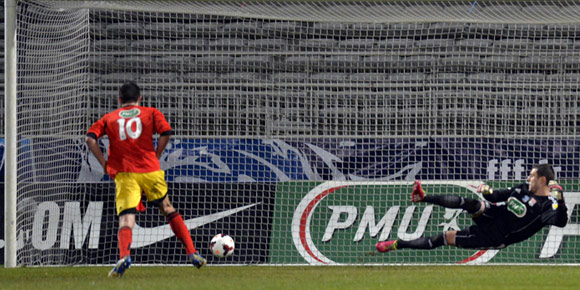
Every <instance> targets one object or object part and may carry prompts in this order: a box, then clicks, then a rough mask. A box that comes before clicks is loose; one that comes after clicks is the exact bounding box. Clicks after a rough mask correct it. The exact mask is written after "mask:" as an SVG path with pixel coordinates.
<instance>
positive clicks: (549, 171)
mask: <svg viewBox="0 0 580 290" xmlns="http://www.w3.org/2000/svg"><path fill="white" fill-rule="evenodd" d="M533 168H534V169H536V172H537V173H538V176H539V177H541V176H543V177H545V178H546V185H548V182H550V180H554V179H556V174H555V173H554V168H552V165H550V164H538V165H534V167H533Z"/></svg>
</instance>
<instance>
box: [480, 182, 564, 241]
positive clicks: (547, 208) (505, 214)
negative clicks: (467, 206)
mask: <svg viewBox="0 0 580 290" xmlns="http://www.w3.org/2000/svg"><path fill="white" fill-rule="evenodd" d="M484 198H485V199H487V200H488V201H490V202H491V203H492V204H491V206H490V207H489V208H488V209H486V210H485V213H484V214H485V215H486V216H489V217H490V218H492V220H491V223H490V224H489V227H487V230H488V231H491V232H490V233H489V234H491V235H493V236H494V237H495V238H496V239H497V240H500V241H502V243H503V244H504V245H506V246H507V245H510V244H513V243H517V242H520V241H523V240H525V239H527V238H529V237H531V236H533V235H534V234H535V233H537V232H538V231H539V230H541V229H542V228H543V227H544V226H546V225H555V226H558V227H563V226H565V225H566V223H567V221H568V215H567V213H566V211H567V208H566V204H565V203H564V201H563V200H561V201H557V200H556V199H555V198H553V197H551V196H536V195H534V194H533V193H532V192H530V191H529V190H528V184H527V183H523V184H520V185H518V186H517V187H512V188H507V189H500V190H494V192H493V194H488V195H484Z"/></svg>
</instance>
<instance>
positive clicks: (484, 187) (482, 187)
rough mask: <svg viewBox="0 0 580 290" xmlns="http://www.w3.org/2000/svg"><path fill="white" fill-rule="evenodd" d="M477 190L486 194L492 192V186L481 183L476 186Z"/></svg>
mask: <svg viewBox="0 0 580 290" xmlns="http://www.w3.org/2000/svg"><path fill="white" fill-rule="evenodd" d="M477 192H478V193H481V194H483V195H488V194H492V193H493V188H491V186H489V185H487V184H482V185H480V186H479V187H478V188H477Z"/></svg>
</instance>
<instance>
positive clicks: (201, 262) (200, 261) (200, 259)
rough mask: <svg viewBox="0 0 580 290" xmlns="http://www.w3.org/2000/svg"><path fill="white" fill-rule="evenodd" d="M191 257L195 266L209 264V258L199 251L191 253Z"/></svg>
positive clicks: (199, 266)
mask: <svg viewBox="0 0 580 290" xmlns="http://www.w3.org/2000/svg"><path fill="white" fill-rule="evenodd" d="M189 259H191V263H192V264H193V266H195V267H196V268H198V269H199V268H201V267H203V266H205V264H207V260H206V259H205V258H204V257H202V256H201V255H200V254H198V253H193V254H191V255H189Z"/></svg>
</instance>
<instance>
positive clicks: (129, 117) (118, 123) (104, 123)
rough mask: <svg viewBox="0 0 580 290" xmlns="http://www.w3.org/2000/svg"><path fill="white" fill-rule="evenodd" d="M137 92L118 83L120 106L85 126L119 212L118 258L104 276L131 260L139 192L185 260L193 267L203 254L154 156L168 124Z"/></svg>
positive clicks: (121, 270)
mask: <svg viewBox="0 0 580 290" xmlns="http://www.w3.org/2000/svg"><path fill="white" fill-rule="evenodd" d="M140 101H141V93H140V89H139V87H138V86H137V85H136V84H135V83H132V82H129V83H125V84H123V85H122V86H121V88H120V89H119V104H120V108H119V109H117V110H115V111H113V112H111V113H108V114H105V115H104V116H103V117H102V118H101V119H100V120H98V121H96V122H95V123H94V124H93V125H92V126H91V128H90V129H89V131H88V132H87V137H86V142H87V145H88V147H89V149H90V150H91V152H92V153H93V154H94V155H95V157H96V158H97V160H99V163H100V164H101V166H103V168H104V169H105V172H106V173H107V174H109V176H110V177H111V179H113V180H115V191H116V195H115V205H116V207H117V215H118V216H119V232H118V234H117V238H118V242H119V256H120V258H121V259H120V260H119V261H118V262H117V264H116V265H115V267H114V268H113V270H111V272H110V273H109V277H110V276H119V277H120V276H122V275H123V273H124V272H125V270H127V269H128V268H129V267H130V266H131V257H130V253H131V242H132V240H133V233H132V231H133V227H134V226H135V214H136V213H137V211H138V210H139V209H141V210H144V207H143V204H142V203H141V193H142V192H144V193H145V196H146V197H147V200H149V201H150V202H151V203H152V204H154V205H156V206H158V207H159V210H160V212H161V213H162V214H163V215H164V216H165V217H166V218H167V222H168V223H169V225H170V227H171V230H172V231H173V232H174V233H175V235H176V236H177V238H178V239H179V240H180V241H181V242H182V243H183V246H184V247H185V251H186V253H187V255H188V256H189V258H190V260H191V262H192V263H193V265H194V266H196V267H197V268H200V267H202V266H203V265H205V264H206V260H205V259H204V258H203V257H202V256H201V255H200V254H198V253H197V251H196V250H195V247H194V245H193V241H192V240H191V236H190V233H189V230H188V229H187V227H186V226H185V223H184V222H183V218H182V217H181V215H180V214H179V212H177V210H175V208H174V207H173V206H172V205H171V202H170V201H169V197H168V196H167V184H166V183H165V173H164V172H163V170H161V167H160V164H159V157H160V156H161V153H163V150H164V149H165V146H167V144H168V143H169V139H170V138H171V126H170V125H169V123H168V122H167V120H166V119H165V116H164V115H163V114H162V113H161V112H159V110H157V109H155V108H150V107H143V106H139V102H140ZM155 132H157V133H159V135H160V137H159V142H158V145H157V148H156V149H155V148H154V146H153V134H154V133H155ZM104 135H107V136H108V137H109V143H110V145H109V159H108V160H105V157H104V156H103V153H102V152H101V149H100V148H99V145H98V143H97V140H98V139H99V138H101V137H103V136H104Z"/></svg>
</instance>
